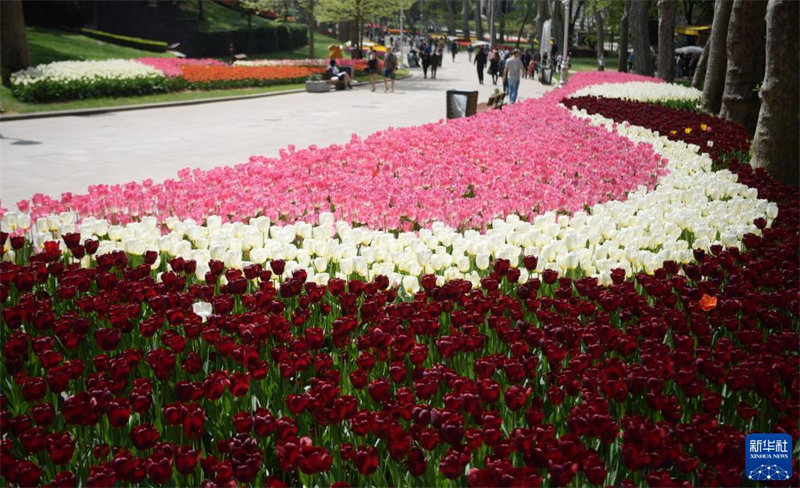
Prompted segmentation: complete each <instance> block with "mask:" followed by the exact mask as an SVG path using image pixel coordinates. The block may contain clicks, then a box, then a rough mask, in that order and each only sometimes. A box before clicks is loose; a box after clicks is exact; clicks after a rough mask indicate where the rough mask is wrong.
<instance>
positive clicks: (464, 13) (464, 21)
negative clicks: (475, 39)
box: [461, 0, 470, 40]
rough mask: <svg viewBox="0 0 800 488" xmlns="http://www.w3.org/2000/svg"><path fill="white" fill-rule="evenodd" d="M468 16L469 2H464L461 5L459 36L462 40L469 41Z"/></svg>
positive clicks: (466, 0)
mask: <svg viewBox="0 0 800 488" xmlns="http://www.w3.org/2000/svg"><path fill="white" fill-rule="evenodd" d="M469 14H470V7H469V0H464V1H463V3H462V4H461V35H462V36H463V37H464V39H467V40H469V38H470V35H469Z"/></svg>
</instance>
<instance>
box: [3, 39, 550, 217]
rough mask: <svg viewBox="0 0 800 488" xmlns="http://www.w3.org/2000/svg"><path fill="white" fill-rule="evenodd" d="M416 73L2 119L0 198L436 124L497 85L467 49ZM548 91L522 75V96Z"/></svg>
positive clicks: (153, 175) (8, 201) (9, 204)
mask: <svg viewBox="0 0 800 488" xmlns="http://www.w3.org/2000/svg"><path fill="white" fill-rule="evenodd" d="M411 71H412V77H411V78H408V79H405V80H399V81H397V82H396V83H395V91H394V93H385V92H384V88H383V83H382V82H381V83H379V84H378V87H377V91H376V92H374V93H373V92H371V91H370V88H369V85H368V84H367V85H366V86H360V87H357V88H355V89H353V90H351V91H338V92H331V93H322V94H320V93H295V94H287V95H281V96H271V97H264V98H250V99H244V100H235V101H228V102H217V103H208V104H198V105H185V106H177V107H169V108H151V109H142V110H131V111H122V112H108V113H101V114H95V115H78V116H76V115H65V116H56V117H49V118H40V119H30V120H17V121H4V122H2V123H0V204H1V205H2V206H3V207H6V208H8V209H16V202H17V201H19V200H22V199H28V198H30V197H32V196H33V195H34V194H35V193H43V194H45V195H49V196H51V197H54V198H57V197H59V196H60V195H61V194H62V193H63V192H72V193H76V194H78V193H85V192H86V191H87V189H88V187H89V186H90V185H96V184H115V183H127V182H130V181H136V182H140V181H142V180H144V179H147V178H150V179H152V180H153V181H154V182H159V181H163V180H165V179H167V178H175V177H177V172H178V170H180V169H182V168H187V167H190V168H202V169H210V168H214V167H217V166H224V165H235V164H240V163H243V162H246V161H247V160H248V158H249V157H250V156H251V155H262V156H277V155H278V154H279V151H280V150H281V149H283V148H286V147H287V146H289V145H294V146H295V147H296V148H298V149H301V148H305V147H307V146H309V145H312V144H314V145H317V146H327V145H330V144H341V143H345V142H347V141H349V140H350V138H351V136H352V135H353V134H357V135H358V136H360V137H366V136H368V135H369V134H372V133H373V132H376V131H379V130H383V129H387V128H389V127H407V126H413V125H420V124H424V123H428V122H436V121H438V120H440V119H443V118H445V117H446V99H445V92H446V91H447V90H452V89H455V90H476V89H477V90H478V91H479V92H480V93H479V101H481V102H485V101H486V100H487V99H488V98H489V96H490V95H491V94H492V93H493V91H494V88H496V87H495V86H493V85H492V84H491V77H489V76H488V75H486V76H485V79H484V83H485V84H484V85H479V84H478V79H477V74H476V71H475V67H474V66H473V65H472V64H470V63H469V62H468V60H467V55H466V53H459V54H458V55H457V57H456V61H455V63H454V62H453V61H452V60H451V58H449V57H447V56H446V57H445V60H444V63H443V66H442V68H440V69H439V71H438V73H437V79H436V80H431V79H427V80H425V79H423V77H422V70H421V69H419V68H414V69H412V70H411ZM498 86H499V85H498ZM501 88H502V87H501ZM550 88H552V87H547V86H544V85H542V84H541V83H539V82H538V81H535V80H530V79H523V80H522V82H521V85H520V89H519V94H520V100H524V99H526V98H531V97H538V96H541V95H542V94H543V93H545V91H547V90H548V89H550Z"/></svg>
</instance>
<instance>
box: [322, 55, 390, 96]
mask: <svg viewBox="0 0 800 488" xmlns="http://www.w3.org/2000/svg"><path fill="white" fill-rule="evenodd" d="M398 64H399V63H398V62H397V56H396V55H395V54H394V52H392V48H391V47H387V48H386V56H384V58H383V85H384V88H385V91H386V92H393V91H394V80H395V78H396V76H397V67H398ZM379 71H380V63H379V62H378V53H377V51H375V50H374V49H370V50H369V52H368V53H367V73H368V74H369V81H370V84H371V85H372V91H375V77H376V76H377V75H378V72H379ZM325 76H326V78H328V79H330V80H332V81H341V82H342V84H343V85H344V87H345V89H348V90H349V89H351V88H352V84H351V75H350V73H348V72H347V71H346V70H345V69H342V68H340V67H339V66H338V65H337V64H336V59H333V58H332V59H331V60H330V62H329V65H328V69H327V71H326V73H325ZM390 81H391V88H389V82H390Z"/></svg>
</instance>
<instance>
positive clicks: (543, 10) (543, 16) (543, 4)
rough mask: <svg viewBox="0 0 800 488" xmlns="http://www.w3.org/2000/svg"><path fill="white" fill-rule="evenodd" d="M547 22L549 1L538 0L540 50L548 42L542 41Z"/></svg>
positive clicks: (537, 14) (537, 29) (537, 15)
mask: <svg viewBox="0 0 800 488" xmlns="http://www.w3.org/2000/svg"><path fill="white" fill-rule="evenodd" d="M545 20H547V0H536V36H537V37H538V38H539V46H540V48H541V45H542V43H543V42H547V41H545V40H544V39H542V35H543V32H542V31H543V30H544V21H545Z"/></svg>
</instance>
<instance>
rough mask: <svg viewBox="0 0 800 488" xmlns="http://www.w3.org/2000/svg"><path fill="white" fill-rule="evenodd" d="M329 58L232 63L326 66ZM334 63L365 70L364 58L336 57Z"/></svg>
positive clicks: (247, 65) (248, 65)
mask: <svg viewBox="0 0 800 488" xmlns="http://www.w3.org/2000/svg"><path fill="white" fill-rule="evenodd" d="M329 63H330V59H327V58H325V59H255V60H252V61H251V60H248V61H236V62H235V63H233V65H234V66H237V67H240V66H241V67H252V66H318V67H322V68H327V66H328V64H329ZM336 65H337V66H339V67H344V68H353V69H354V70H355V71H366V69H367V60H366V59H337V60H336Z"/></svg>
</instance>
